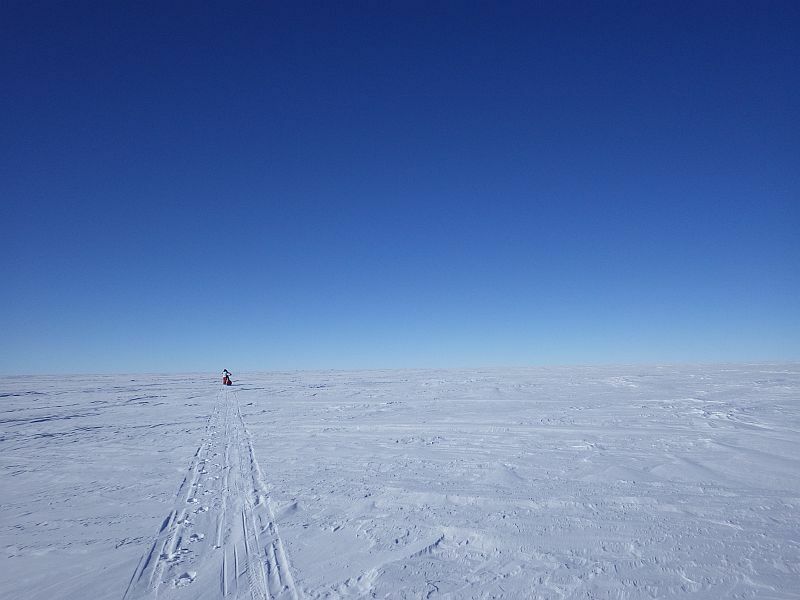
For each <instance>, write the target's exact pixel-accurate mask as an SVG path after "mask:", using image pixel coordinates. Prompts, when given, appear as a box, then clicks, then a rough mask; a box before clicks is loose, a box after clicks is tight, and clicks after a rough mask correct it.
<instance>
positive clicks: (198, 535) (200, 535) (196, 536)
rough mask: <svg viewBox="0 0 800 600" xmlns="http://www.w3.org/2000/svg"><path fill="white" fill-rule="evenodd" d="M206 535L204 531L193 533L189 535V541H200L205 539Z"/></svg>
mask: <svg viewBox="0 0 800 600" xmlns="http://www.w3.org/2000/svg"><path fill="white" fill-rule="evenodd" d="M205 537H206V536H205V534H204V533H193V534H192V535H190V536H189V541H190V542H200V541H202V540H203V539H205Z"/></svg>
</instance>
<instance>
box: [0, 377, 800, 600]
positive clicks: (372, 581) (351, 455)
mask: <svg viewBox="0 0 800 600" xmlns="http://www.w3.org/2000/svg"><path fill="white" fill-rule="evenodd" d="M799 396H800V365H797V364H769V365H764V364H756V365H727V366H713V367H709V366H685V367H647V368H645V367H632V366H628V367H604V368H599V367H597V368H594V367H591V368H590V367H584V368H578V367H574V368H537V369H511V370H509V369H505V370H471V371H433V370H421V371H365V372H318V373H270V374H243V375H240V376H238V377H235V378H234V386H233V387H223V386H222V385H221V382H220V381H219V380H218V378H216V377H213V378H211V377H208V376H204V375H169V376H167V375H160V376H143V375H131V376H122V375H118V376H69V377H65V376H59V377H55V376H53V377H6V378H3V379H0V468H1V469H2V471H1V472H2V485H1V486H0V548H2V559H0V597H2V598H9V599H15V600H21V599H31V600H34V599H35V600H53V599H62V598H63V599H68V598H87V599H91V600H102V599H105V598H113V599H115V600H120V599H125V600H140V599H145V598H147V599H149V598H160V599H163V600H170V599H182V598H187V599H188V598H248V599H267V598H281V599H294V598H344V597H354V598H357V597H377V598H383V597H391V598H428V597H429V598H435V597H442V598H542V599H544V598H553V599H555V598H618V599H627V598H631V599H633V598H709V599H712V598H713V599H717V598H759V599H785V598H798V597H800V596H799V595H798V594H800V593H799V592H798V591H797V590H798V589H800V511H799V510H798V509H800V398H799Z"/></svg>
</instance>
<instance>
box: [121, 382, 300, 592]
mask: <svg viewBox="0 0 800 600" xmlns="http://www.w3.org/2000/svg"><path fill="white" fill-rule="evenodd" d="M219 597H223V598H231V599H249V600H270V599H279V600H291V599H297V598H298V597H299V594H298V590H297V587H296V586H295V584H294V581H293V579H292V573H291V567H290V565H289V560H288V558H287V555H286V551H285V550H284V547H283V542H282V540H281V537H280V535H279V533H278V528H277V526H276V524H275V516H274V514H273V512H272V508H271V506H270V500H269V495H268V493H267V488H266V482H265V479H264V474H263V472H262V471H261V468H260V467H259V465H258V461H257V460H256V456H255V452H254V450H253V444H252V440H251V436H250V433H249V432H248V430H247V427H246V426H245V423H244V419H243V417H242V412H241V408H240V406H239V398H238V390H230V389H227V388H225V389H223V390H222V391H220V393H219V394H218V395H217V399H216V402H215V405H214V408H213V410H212V413H211V415H210V416H209V417H208V420H207V424H206V428H205V432H204V434H203V437H202V439H201V441H200V444H199V446H198V447H197V450H196V451H195V453H194V455H193V456H192V459H191V461H190V463H189V466H188V468H187V471H186V475H185V477H184V479H183V481H182V483H181V484H180V487H179V488H178V492H177V494H176V495H175V505H174V506H173V508H172V509H171V510H170V511H169V513H168V514H167V515H166V517H165V518H164V521H163V523H162V524H161V527H160V528H159V531H158V533H157V534H156V536H155V539H154V540H153V542H152V543H151V544H150V545H149V546H148V551H147V552H146V554H145V555H144V556H143V557H142V558H141V560H140V561H139V564H138V565H137V567H136V570H135V571H134V573H133V575H132V577H131V580H130V583H129V584H128V587H127V589H126V591H125V594H124V597H123V600H140V599H145V598H148V599H150V598H152V599H156V598H158V599H163V600H169V599H172V598H219Z"/></svg>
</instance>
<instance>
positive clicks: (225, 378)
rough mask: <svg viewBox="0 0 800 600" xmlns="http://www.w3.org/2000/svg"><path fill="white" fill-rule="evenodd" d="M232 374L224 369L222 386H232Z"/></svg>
mask: <svg viewBox="0 0 800 600" xmlns="http://www.w3.org/2000/svg"><path fill="white" fill-rule="evenodd" d="M232 384H233V382H232V381H231V374H230V371H228V369H222V385H232Z"/></svg>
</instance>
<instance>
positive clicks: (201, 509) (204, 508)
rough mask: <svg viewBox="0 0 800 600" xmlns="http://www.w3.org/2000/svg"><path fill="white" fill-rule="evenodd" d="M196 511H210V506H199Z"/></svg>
mask: <svg viewBox="0 0 800 600" xmlns="http://www.w3.org/2000/svg"><path fill="white" fill-rule="evenodd" d="M194 512H195V514H197V513H204V512H208V507H207V506H201V507H200V508H198V509H197V510H196V511H194Z"/></svg>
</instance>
